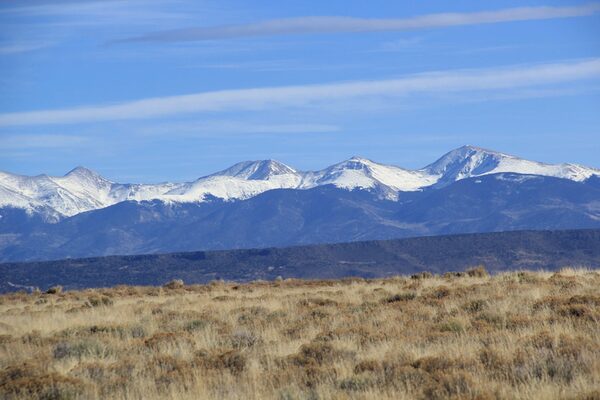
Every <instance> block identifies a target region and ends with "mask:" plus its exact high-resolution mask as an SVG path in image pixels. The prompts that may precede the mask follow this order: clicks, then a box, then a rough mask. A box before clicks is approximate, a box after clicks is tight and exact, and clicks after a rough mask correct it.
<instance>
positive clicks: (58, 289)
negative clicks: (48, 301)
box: [46, 285, 63, 294]
mask: <svg viewBox="0 0 600 400" xmlns="http://www.w3.org/2000/svg"><path fill="white" fill-rule="evenodd" d="M62 291H63V287H62V286H60V285H56V286H52V287H51V288H50V289H48V290H46V293H47V294H60V293H62Z"/></svg>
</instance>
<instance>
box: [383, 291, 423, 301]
mask: <svg viewBox="0 0 600 400" xmlns="http://www.w3.org/2000/svg"><path fill="white" fill-rule="evenodd" d="M416 297H417V294H416V293H415V292H405V293H399V294H395V295H393V296H390V297H388V298H387V299H385V300H384V302H385V303H397V302H400V301H409V300H414V299H415V298H416Z"/></svg>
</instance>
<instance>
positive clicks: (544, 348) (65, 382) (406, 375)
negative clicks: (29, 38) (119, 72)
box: [0, 269, 600, 400]
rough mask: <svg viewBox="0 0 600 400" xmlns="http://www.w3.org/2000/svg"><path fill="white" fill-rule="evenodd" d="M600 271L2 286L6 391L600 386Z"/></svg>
mask: <svg viewBox="0 0 600 400" xmlns="http://www.w3.org/2000/svg"><path fill="white" fill-rule="evenodd" d="M599 322H600V272H599V271H589V270H572V269H567V270H562V271H561V272H559V273H531V272H514V273H504V274H500V275H496V276H493V277H488V276H487V274H485V272H484V271H482V270H476V271H473V272H471V273H470V274H447V275H445V276H442V277H440V276H431V275H429V274H422V275H419V276H414V277H412V278H411V277H396V278H389V279H380V280H361V279H347V280H339V281H299V280H285V281H277V282H270V283H267V282H254V283H250V284H244V285H238V284H229V283H223V282H217V283H213V284H210V285H204V286H200V285H198V286H182V285H181V284H180V283H179V282H173V283H172V284H170V285H168V286H165V287H163V288H154V287H116V288H113V289H99V290H86V291H76V292H60V291H59V290H57V291H55V293H53V294H31V295H27V294H10V295H4V296H1V297H0V397H1V398H6V399H13V398H27V399H29V398H38V399H71V398H74V399H77V398H82V399H88V398H89V399H222V398H230V399H350V398H351V399H420V398H423V399H425V398H426V399H446V398H454V399H558V398H560V399H564V398H566V399H580V400H584V399H590V400H591V399H600V391H599V389H598V388H600V325H599Z"/></svg>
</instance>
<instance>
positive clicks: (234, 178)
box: [0, 146, 600, 220]
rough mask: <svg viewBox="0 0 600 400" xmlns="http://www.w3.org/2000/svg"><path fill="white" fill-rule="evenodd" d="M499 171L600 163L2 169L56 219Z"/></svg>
mask: <svg viewBox="0 0 600 400" xmlns="http://www.w3.org/2000/svg"><path fill="white" fill-rule="evenodd" d="M498 173H517V174H526V175H539V176H548V177H556V178H562V179H568V180H571V181H576V182H580V181H584V180H586V179H588V178H589V177H591V176H593V175H597V176H600V170H598V169H594V168H588V167H584V166H581V165H577V164H556V165H553V164H544V163H540V162H535V161H529V160H524V159H521V158H518V157H515V156H512V155H508V154H504V153H499V152H495V151H491V150H486V149H482V148H479V147H474V146H463V147H460V148H458V149H455V150H452V151H451V152H449V153H447V154H445V155H444V156H442V157H441V158H440V159H439V160H437V161H436V162H434V163H433V164H430V165H428V166H426V167H425V168H422V169H419V170H409V169H403V168H400V167H396V166H393V165H384V164H378V163H376V162H374V161H371V160H368V159H364V158H360V157H352V158H350V159H348V160H346V161H343V162H341V163H338V164H335V165H332V166H330V167H327V168H325V169H323V170H320V171H307V172H303V171H298V170H296V169H294V168H292V167H290V166H287V165H285V164H282V163H280V162H277V161H273V160H263V161H245V162H241V163H238V164H235V165H233V166H232V167H230V168H228V169H225V170H223V171H220V172H217V173H214V174H212V175H208V176H204V177H201V178H199V179H197V180H195V181H193V182H185V183H161V184H121V183H115V182H112V181H110V180H108V179H105V178H103V177H102V176H100V175H99V174H97V173H95V172H93V171H90V170H88V169H86V168H83V167H77V168H75V169H73V170H72V171H70V172H68V173H67V174H66V175H64V176H61V177H55V176H48V175H38V176H31V177H30V176H22V175H15V174H10V173H6V172H0V208H3V207H12V208H20V209H25V210H27V211H28V212H29V213H35V212H39V213H44V214H45V215H46V217H47V219H49V220H56V219H58V218H60V217H64V216H73V215H76V214H79V213H81V212H85V211H90V210H96V209H100V208H104V207H108V206H111V205H114V204H117V203H120V202H123V201H127V200H133V201H144V200H161V201H164V202H169V203H170V202H179V203H195V202H196V203H197V202H204V201H208V200H210V199H211V198H215V197H216V198H220V199H223V200H244V199H248V198H251V197H254V196H256V195H258V194H261V193H264V192H267V191H269V190H273V189H312V188H315V187H319V186H324V185H333V186H335V187H337V188H341V189H347V190H352V189H366V190H370V191H374V192H376V193H377V194H378V196H379V197H381V198H385V199H388V200H395V199H397V198H398V195H399V193H401V192H411V191H419V190H422V189H424V188H429V187H431V188H441V187H444V186H447V185H449V184H451V183H453V182H456V181H459V180H462V179H466V178H471V177H477V176H483V175H490V174H498Z"/></svg>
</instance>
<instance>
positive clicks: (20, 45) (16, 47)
mask: <svg viewBox="0 0 600 400" xmlns="http://www.w3.org/2000/svg"><path fill="white" fill-rule="evenodd" d="M52 45H53V43H50V42H45V43H42V42H38V43H35V42H15V43H3V44H0V55H10V54H19V53H27V52H30V51H34V50H40V49H44V48H47V47H50V46H52Z"/></svg>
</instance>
